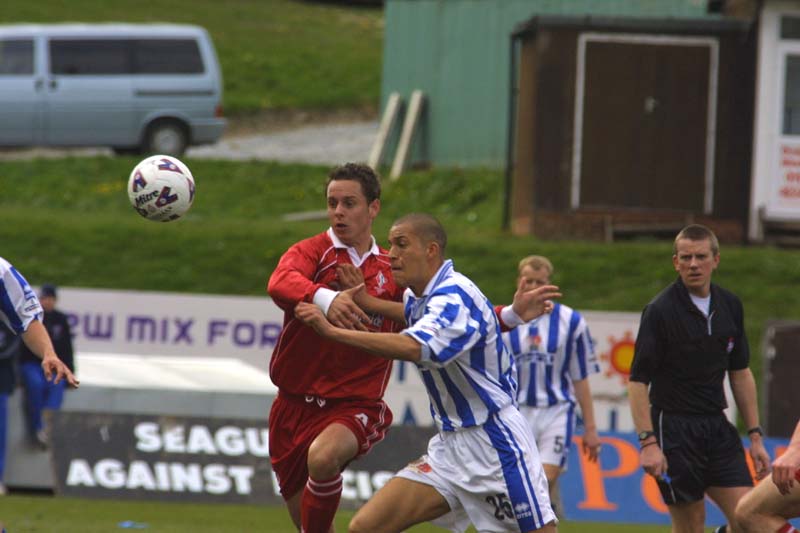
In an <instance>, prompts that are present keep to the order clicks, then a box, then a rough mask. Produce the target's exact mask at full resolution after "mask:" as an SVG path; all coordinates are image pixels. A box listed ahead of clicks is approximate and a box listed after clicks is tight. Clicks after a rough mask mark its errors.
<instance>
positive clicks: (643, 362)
mask: <svg viewBox="0 0 800 533" xmlns="http://www.w3.org/2000/svg"><path fill="white" fill-rule="evenodd" d="M719 259H720V256H719V242H718V241H717V237H716V236H715V235H714V233H713V232H712V231H711V230H710V229H708V228H707V227H705V226H701V225H699V224H692V225H690V226H687V227H685V228H684V229H682V230H681V231H680V233H678V235H677V237H675V244H674V246H673V256H672V263H673V265H674V267H675V270H676V271H677V272H678V275H679V277H678V279H677V280H676V281H675V282H674V283H672V284H671V285H669V286H668V287H667V288H666V289H664V290H663V291H661V293H659V294H658V295H657V296H656V297H655V298H654V299H653V300H652V301H651V302H650V303H649V304H648V305H647V306H646V307H645V308H644V311H643V312H642V319H641V323H640V325H639V334H638V336H637V338H636V348H635V352H634V358H633V366H632V368H631V377H630V382H629V385H628V396H629V400H630V405H631V412H632V415H633V422H634V424H635V426H636V430H637V432H638V434H639V444H640V446H641V454H640V460H641V463H642V467H643V468H644V470H645V471H646V472H647V473H648V474H650V475H652V476H653V477H655V478H656V480H657V481H658V487H659V489H660V490H661V495H662V497H663V498H664V502H665V503H666V504H667V506H668V508H669V513H670V517H671V519H672V525H673V531H675V532H686V533H693V532H702V531H703V525H704V523H705V505H704V501H703V497H704V495H705V494H707V495H708V496H709V497H710V498H711V499H712V500H713V501H714V502H715V503H716V504H717V505H718V506H719V507H720V508H721V509H722V512H723V513H724V514H725V517H726V518H727V520H728V523H729V524H731V526H733V527H732V531H740V528H739V527H737V525H736V521H735V518H734V510H735V509H736V504H737V502H738V501H739V499H740V498H741V497H742V496H744V494H745V493H746V492H747V491H748V490H750V487H752V486H753V481H752V478H751V476H750V473H749V470H748V467H747V463H746V461H745V456H744V449H743V447H742V443H741V439H740V437H739V434H738V432H737V430H736V428H735V427H734V426H733V425H732V424H731V423H730V422H728V420H727V419H726V418H725V415H724V413H723V410H724V409H725V408H726V407H727V403H726V401H725V393H724V390H723V380H724V378H725V374H726V372H727V374H728V376H729V378H730V384H731V389H732V390H733V396H734V398H735V399H736V405H737V406H738V407H739V411H740V412H741V415H742V418H743V419H744V422H745V424H746V426H747V427H748V428H750V429H748V432H747V433H748V436H749V437H750V456H751V457H752V459H753V465H754V467H755V470H756V475H757V477H758V478H759V479H760V478H762V477H764V476H765V475H766V474H767V472H768V470H769V455H768V454H767V452H766V450H765V449H764V444H763V442H762V431H761V428H760V427H759V423H758V402H757V399H756V386H755V381H754V380H753V375H752V373H751V372H750V369H749V368H748V364H749V360H750V351H749V348H748V345H747V337H746V335H745V331H744V315H743V311H742V303H741V301H740V300H739V298H738V297H736V296H735V295H734V294H733V293H731V292H729V291H727V290H725V289H723V288H721V287H719V286H717V285H714V284H712V283H711V274H712V273H713V272H714V270H715V269H716V268H717V266H718V265H719ZM648 386H649V391H648Z"/></svg>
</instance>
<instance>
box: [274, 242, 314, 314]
mask: <svg viewBox="0 0 800 533" xmlns="http://www.w3.org/2000/svg"><path fill="white" fill-rule="evenodd" d="M318 264H319V257H317V254H316V253H315V250H314V248H313V247H312V246H310V243H309V241H301V242H299V243H297V244H295V245H293V246H292V247H291V248H289V249H288V250H287V251H286V253H284V254H283V256H281V259H280V261H278V266H277V267H276V268H275V271H274V272H273V273H272V275H271V276H270V278H269V282H268V284H267V292H268V293H269V295H270V297H271V298H272V299H273V300H274V301H275V304H276V305H277V306H278V307H280V308H281V309H283V310H284V311H291V310H292V309H294V307H295V306H296V305H297V304H298V303H299V302H312V301H313V298H314V293H316V292H317V289H319V288H320V287H324V285H323V284H320V283H315V282H314V281H312V280H313V279H314V275H315V274H316V271H317V265H318Z"/></svg>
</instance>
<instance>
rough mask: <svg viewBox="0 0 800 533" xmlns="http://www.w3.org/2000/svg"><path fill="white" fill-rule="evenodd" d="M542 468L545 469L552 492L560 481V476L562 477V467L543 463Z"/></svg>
mask: <svg viewBox="0 0 800 533" xmlns="http://www.w3.org/2000/svg"><path fill="white" fill-rule="evenodd" d="M542 467H543V468H544V475H545V477H547V484H548V485H549V486H550V489H551V492H552V488H553V487H554V486H555V484H556V482H557V481H558V476H559V475H561V467H559V466H558V465H551V464H549V463H543V464H542Z"/></svg>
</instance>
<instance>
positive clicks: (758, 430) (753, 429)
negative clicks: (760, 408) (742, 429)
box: [747, 426, 764, 437]
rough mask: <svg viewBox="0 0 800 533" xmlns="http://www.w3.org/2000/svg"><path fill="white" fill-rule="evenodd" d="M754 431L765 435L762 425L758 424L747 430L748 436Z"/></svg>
mask: <svg viewBox="0 0 800 533" xmlns="http://www.w3.org/2000/svg"><path fill="white" fill-rule="evenodd" d="M753 433H758V434H759V435H761V436H762V437H763V436H764V431H763V430H762V429H761V426H756V427H754V428H750V429H748V430H747V435H748V436H750V435H752V434H753Z"/></svg>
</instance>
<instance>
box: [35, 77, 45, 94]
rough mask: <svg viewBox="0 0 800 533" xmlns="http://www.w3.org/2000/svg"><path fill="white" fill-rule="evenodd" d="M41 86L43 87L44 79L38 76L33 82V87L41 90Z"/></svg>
mask: <svg viewBox="0 0 800 533" xmlns="http://www.w3.org/2000/svg"><path fill="white" fill-rule="evenodd" d="M42 87H44V80H43V79H42V78H39V79H37V80H36V81H35V82H33V88H34V89H36V90H37V91H41V90H42Z"/></svg>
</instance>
